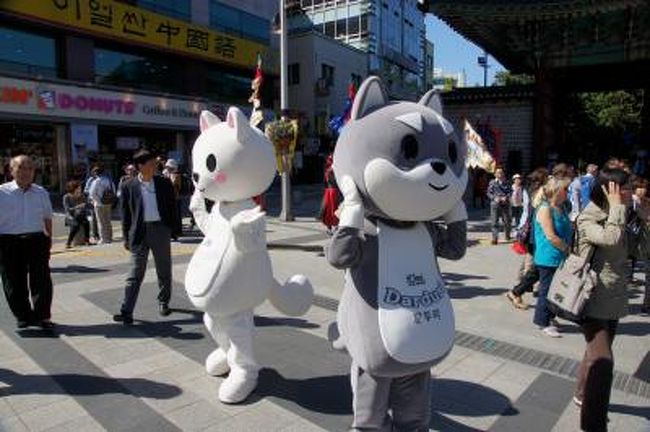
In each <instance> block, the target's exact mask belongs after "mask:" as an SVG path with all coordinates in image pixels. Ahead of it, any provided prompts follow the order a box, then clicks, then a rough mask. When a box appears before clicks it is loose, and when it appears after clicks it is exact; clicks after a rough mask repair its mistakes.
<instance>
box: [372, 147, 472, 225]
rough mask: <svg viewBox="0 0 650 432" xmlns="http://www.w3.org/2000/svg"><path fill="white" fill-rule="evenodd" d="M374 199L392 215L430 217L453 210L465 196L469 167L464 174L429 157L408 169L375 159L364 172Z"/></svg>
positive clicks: (403, 218)
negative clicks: (458, 175) (456, 172)
mask: <svg viewBox="0 0 650 432" xmlns="http://www.w3.org/2000/svg"><path fill="white" fill-rule="evenodd" d="M363 177H364V181H365V185H366V190H367V191H368V195H369V197H370V198H371V199H372V200H373V202H374V203H375V204H376V205H377V206H378V207H379V208H380V209H381V211H383V212H384V213H386V215H387V216H389V217H390V218H392V219H395V220H400V221H428V220H432V219H435V218H438V217H440V216H442V215H443V214H445V213H447V212H448V211H449V210H451V209H452V208H453V207H454V205H455V204H456V203H457V202H458V200H459V199H460V197H462V195H463V192H464V191H465V185H466V183H467V171H463V174H462V175H461V177H460V178H458V177H457V176H456V174H455V173H454V172H453V170H452V169H451V168H450V167H449V166H448V165H447V163H445V162H444V161H442V160H439V159H429V160H427V161H425V162H423V163H421V164H420V165H418V166H416V167H415V168H413V169H412V170H410V171H404V170H402V169H400V168H398V167H397V166H395V165H394V164H392V163H391V162H390V161H388V160H386V159H381V158H378V159H374V160H372V161H370V163H368V165H366V168H365V170H364V173H363Z"/></svg>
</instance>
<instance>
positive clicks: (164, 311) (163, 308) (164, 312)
mask: <svg viewBox="0 0 650 432" xmlns="http://www.w3.org/2000/svg"><path fill="white" fill-rule="evenodd" d="M158 312H159V313H160V316H168V315H169V314H171V313H172V311H171V309H169V305H168V304H167V303H160V306H159V307H158Z"/></svg>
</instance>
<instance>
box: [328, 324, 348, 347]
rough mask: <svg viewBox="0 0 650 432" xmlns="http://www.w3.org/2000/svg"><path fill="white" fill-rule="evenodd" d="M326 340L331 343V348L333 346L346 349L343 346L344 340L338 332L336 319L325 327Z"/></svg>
mask: <svg viewBox="0 0 650 432" xmlns="http://www.w3.org/2000/svg"><path fill="white" fill-rule="evenodd" d="M327 340H328V341H330V342H331V343H332V348H334V349H335V350H337V351H347V349H346V348H345V342H344V341H343V338H342V337H341V334H340V333H339V326H338V324H337V323H336V321H334V322H333V323H331V324H330V325H329V327H328V328H327Z"/></svg>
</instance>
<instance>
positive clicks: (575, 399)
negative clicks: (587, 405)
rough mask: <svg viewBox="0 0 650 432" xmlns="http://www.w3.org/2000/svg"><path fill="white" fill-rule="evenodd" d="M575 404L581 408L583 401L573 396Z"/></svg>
mask: <svg viewBox="0 0 650 432" xmlns="http://www.w3.org/2000/svg"><path fill="white" fill-rule="evenodd" d="M573 403H574V404H575V405H576V406H578V407H581V406H582V399H579V398H578V396H573Z"/></svg>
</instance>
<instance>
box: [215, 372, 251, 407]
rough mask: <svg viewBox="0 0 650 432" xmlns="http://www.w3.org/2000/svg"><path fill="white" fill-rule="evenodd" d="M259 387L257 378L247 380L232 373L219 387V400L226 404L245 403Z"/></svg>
mask: <svg viewBox="0 0 650 432" xmlns="http://www.w3.org/2000/svg"><path fill="white" fill-rule="evenodd" d="M255 387H257V377H255V378H246V377H242V376H241V375H240V374H233V373H231V374H230V375H229V376H228V378H226V379H225V380H224V381H223V382H222V383H221V386H220V387H219V400H220V401H221V402H223V403H225V404H236V403H239V402H243V401H244V400H245V399H246V398H247V397H248V396H249V395H250V394H251V393H252V392H253V390H255Z"/></svg>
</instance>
